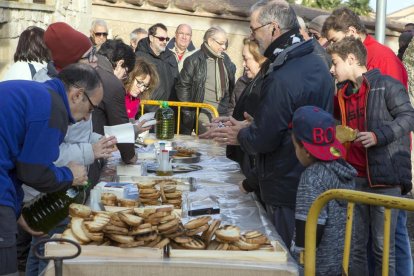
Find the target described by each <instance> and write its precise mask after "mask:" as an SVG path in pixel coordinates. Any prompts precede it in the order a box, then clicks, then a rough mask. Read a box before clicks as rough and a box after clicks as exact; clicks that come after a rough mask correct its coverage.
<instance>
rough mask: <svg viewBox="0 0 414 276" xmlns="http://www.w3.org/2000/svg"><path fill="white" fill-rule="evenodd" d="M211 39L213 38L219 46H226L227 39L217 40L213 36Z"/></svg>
mask: <svg viewBox="0 0 414 276" xmlns="http://www.w3.org/2000/svg"><path fill="white" fill-rule="evenodd" d="M213 40H214V42H216V43H217V44H218V45H220V46H224V47H226V48H227V41H224V42H220V41H217V40H216V39H215V38H213Z"/></svg>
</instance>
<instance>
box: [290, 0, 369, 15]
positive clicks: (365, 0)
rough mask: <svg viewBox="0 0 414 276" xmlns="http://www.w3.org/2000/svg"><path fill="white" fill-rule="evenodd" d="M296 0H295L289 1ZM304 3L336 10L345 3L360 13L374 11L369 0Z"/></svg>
mask: <svg viewBox="0 0 414 276" xmlns="http://www.w3.org/2000/svg"><path fill="white" fill-rule="evenodd" d="M289 2H290V3H292V2H294V1H293V0H291V1H289ZM302 5H303V6H306V7H312V8H318V9H323V10H328V11H330V10H334V9H336V8H338V7H339V6H341V5H345V6H347V7H349V8H350V9H351V10H353V11H354V12H355V13H356V14H358V15H368V14H369V13H370V12H372V9H371V7H370V6H369V0H347V1H343V0H303V1H302Z"/></svg>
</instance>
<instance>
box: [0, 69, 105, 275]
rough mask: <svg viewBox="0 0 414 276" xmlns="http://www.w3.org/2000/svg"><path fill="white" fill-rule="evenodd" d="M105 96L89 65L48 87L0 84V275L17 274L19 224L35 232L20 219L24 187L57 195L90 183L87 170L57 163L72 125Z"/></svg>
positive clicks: (70, 71) (61, 75)
mask: <svg viewBox="0 0 414 276" xmlns="http://www.w3.org/2000/svg"><path fill="white" fill-rule="evenodd" d="M102 96H103V92H102V84H101V80H100V78H99V76H98V74H97V73H96V71H95V70H94V69H93V68H92V67H91V66H89V65H86V64H74V65H70V66H68V67H67V68H65V69H64V70H62V71H61V72H60V73H59V75H58V78H56V79H52V80H50V81H47V82H45V83H36V82H31V81H22V80H18V81H6V82H1V83H0V99H1V101H0V126H1V127H0V218H1V219H0V275H4V274H6V275H7V274H13V273H16V272H17V257H16V234H17V223H16V221H18V222H19V224H20V225H21V226H22V227H24V228H25V230H27V231H29V232H31V233H33V234H36V233H34V232H33V231H32V230H31V229H30V228H29V227H28V226H27V224H26V223H25V221H24V219H23V217H22V216H21V203H22V200H23V190H22V188H21V185H22V183H25V184H26V185H29V186H31V187H33V188H35V189H36V190H38V191H40V192H56V191H58V190H61V189H67V188H69V187H70V186H71V185H73V186H76V185H83V184H84V183H85V182H86V180H87V177H86V169H85V167H84V166H81V165H79V164H76V163H73V162H71V163H69V164H68V165H67V166H65V167H56V166H55V165H54V164H53V162H54V161H55V160H56V159H57V158H58V156H59V145H60V143H62V141H63V138H64V137H65V134H66V130H67V128H68V125H69V124H73V123H75V122H77V121H81V120H87V119H89V117H90V113H91V112H92V111H93V109H94V108H95V107H96V106H97V105H98V104H99V103H100V101H101V100H102ZM37 234H39V233H37Z"/></svg>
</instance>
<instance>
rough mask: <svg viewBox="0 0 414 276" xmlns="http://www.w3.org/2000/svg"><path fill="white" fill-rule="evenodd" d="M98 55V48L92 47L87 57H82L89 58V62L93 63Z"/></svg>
mask: <svg viewBox="0 0 414 276" xmlns="http://www.w3.org/2000/svg"><path fill="white" fill-rule="evenodd" d="M95 56H96V48H95V47H92V50H91V51H90V52H89V53H88V55H87V56H86V57H81V59H88V62H89V63H93V62H94V61H95Z"/></svg>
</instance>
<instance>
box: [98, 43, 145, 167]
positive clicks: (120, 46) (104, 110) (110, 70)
mask: <svg viewBox="0 0 414 276" xmlns="http://www.w3.org/2000/svg"><path fill="white" fill-rule="evenodd" d="M98 54H99V59H98V67H97V68H96V71H97V72H98V74H99V76H100V77H101V79H102V85H103V90H104V96H103V99H102V102H101V103H100V104H99V105H98V107H97V108H96V109H95V111H94V113H93V116H92V125H93V130H94V131H95V132H97V133H99V134H102V135H104V126H114V125H119V124H125V123H129V119H128V115H127V112H126V108H125V93H126V92H125V88H124V86H123V84H122V82H121V79H123V78H125V77H126V75H127V72H128V71H130V70H132V69H133V68H134V65H135V55H134V52H133V51H132V49H131V47H129V46H128V45H126V44H125V43H123V42H122V40H107V41H106V42H105V43H104V44H102V46H101V48H100V49H99V51H98ZM137 128H138V127H136V132H138V129H137ZM117 147H118V149H119V151H120V153H121V158H122V161H123V162H125V163H127V164H130V163H135V162H136V160H137V156H136V155H135V148H134V144H132V143H129V144H126V143H125V144H117Z"/></svg>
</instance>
